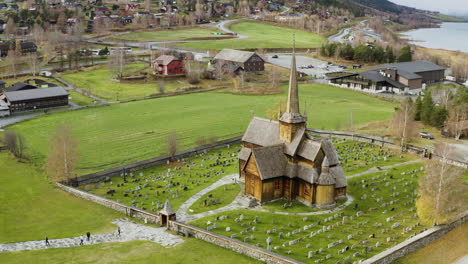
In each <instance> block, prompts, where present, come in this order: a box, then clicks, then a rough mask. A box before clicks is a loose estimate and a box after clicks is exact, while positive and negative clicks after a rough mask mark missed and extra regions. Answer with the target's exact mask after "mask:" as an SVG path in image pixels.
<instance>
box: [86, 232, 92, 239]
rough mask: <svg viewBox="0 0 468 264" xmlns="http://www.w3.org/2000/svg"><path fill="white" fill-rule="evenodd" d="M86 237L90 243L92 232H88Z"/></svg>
mask: <svg viewBox="0 0 468 264" xmlns="http://www.w3.org/2000/svg"><path fill="white" fill-rule="evenodd" d="M86 237H87V238H88V241H89V239H90V238H91V233H90V232H87V233H86Z"/></svg>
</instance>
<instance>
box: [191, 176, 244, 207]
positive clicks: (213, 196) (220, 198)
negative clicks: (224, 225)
mask: <svg viewBox="0 0 468 264" xmlns="http://www.w3.org/2000/svg"><path fill="white" fill-rule="evenodd" d="M240 190H241V188H240V186H239V184H236V183H230V184H225V185H222V186H219V187H218V188H216V189H214V190H212V191H210V192H208V193H206V194H205V195H203V196H202V197H200V199H198V200H197V201H196V202H195V203H194V204H192V206H190V208H189V210H190V209H192V210H193V212H191V211H189V213H191V214H198V213H202V212H206V211H211V210H215V209H218V208H221V207H224V206H226V205H228V204H230V203H232V201H234V199H235V198H236V196H237V195H238V194H239V192H240ZM205 201H206V206H205ZM210 201H212V202H210ZM213 202H214V203H213Z"/></svg>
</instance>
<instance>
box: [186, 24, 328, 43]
mask: <svg viewBox="0 0 468 264" xmlns="http://www.w3.org/2000/svg"><path fill="white" fill-rule="evenodd" d="M230 29H231V30H232V31H234V32H236V33H238V34H242V35H246V36H249V38H247V39H237V40H216V41H202V42H190V43H179V44H177V46H180V47H189V48H196V49H203V50H210V49H216V50H219V49H224V48H229V49H259V48H291V47H292V39H293V34H295V38H296V47H297V48H315V47H318V46H320V44H321V43H322V41H324V39H323V38H322V37H321V36H319V35H316V34H312V33H308V32H305V31H302V30H297V29H290V28H285V27H277V26H272V25H269V24H263V23H256V22H239V23H235V24H233V25H232V26H231V27H230Z"/></svg>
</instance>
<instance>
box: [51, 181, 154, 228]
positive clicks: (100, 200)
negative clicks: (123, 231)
mask: <svg viewBox="0 0 468 264" xmlns="http://www.w3.org/2000/svg"><path fill="white" fill-rule="evenodd" d="M56 185H57V187H58V188H60V189H62V190H64V191H66V192H68V193H71V194H73V195H75V196H77V197H80V198H83V199H86V200H88V201H91V202H94V203H97V204H100V205H103V206H105V207H108V208H111V209H113V210H116V211H118V212H121V213H124V214H125V215H127V216H130V217H135V218H138V219H142V220H145V222H147V223H153V224H159V223H160V219H159V216H158V215H156V214H153V213H150V212H147V211H144V210H141V209H138V208H135V207H131V206H128V205H125V204H121V203H118V202H115V201H112V200H109V199H106V198H104V197H101V196H99V195H96V194H92V193H88V192H85V191H82V190H79V189H76V188H73V187H69V186H66V185H63V184H61V183H56Z"/></svg>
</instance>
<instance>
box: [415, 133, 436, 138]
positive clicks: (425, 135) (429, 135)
mask: <svg viewBox="0 0 468 264" xmlns="http://www.w3.org/2000/svg"><path fill="white" fill-rule="evenodd" d="M419 136H420V137H422V138H427V139H434V136H433V135H431V134H429V133H427V132H421V133H419Z"/></svg>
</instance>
